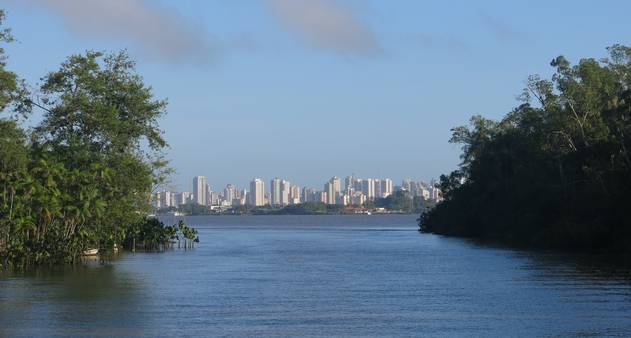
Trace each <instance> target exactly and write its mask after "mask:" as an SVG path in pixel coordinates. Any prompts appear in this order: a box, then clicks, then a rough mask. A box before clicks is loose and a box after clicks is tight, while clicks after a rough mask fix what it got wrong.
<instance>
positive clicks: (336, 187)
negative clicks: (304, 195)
mask: <svg viewBox="0 0 631 338" xmlns="http://www.w3.org/2000/svg"><path fill="white" fill-rule="evenodd" d="M341 189H342V182H341V180H340V178H339V177H337V176H333V177H331V179H330V180H329V181H328V182H327V183H326V184H325V185H324V192H326V204H336V203H337V198H338V196H339V195H340V192H341Z"/></svg>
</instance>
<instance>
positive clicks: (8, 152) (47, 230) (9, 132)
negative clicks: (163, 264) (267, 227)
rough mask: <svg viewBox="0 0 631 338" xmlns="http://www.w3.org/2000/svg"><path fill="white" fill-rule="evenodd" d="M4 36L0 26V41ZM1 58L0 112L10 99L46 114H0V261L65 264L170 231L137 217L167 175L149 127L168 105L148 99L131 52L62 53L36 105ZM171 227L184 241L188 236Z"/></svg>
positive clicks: (154, 130)
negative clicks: (136, 236)
mask: <svg viewBox="0 0 631 338" xmlns="http://www.w3.org/2000/svg"><path fill="white" fill-rule="evenodd" d="M3 18H4V13H3V12H2V11H0V23H1V21H2V19H3ZM11 39H12V38H11V36H10V34H9V32H8V31H7V30H0V41H4V42H7V41H10V40H11ZM0 57H2V62H0V109H4V108H6V107H8V106H9V104H13V107H14V110H15V112H17V113H19V114H20V115H22V116H24V117H25V118H27V117H28V115H24V114H23V113H24V109H27V108H30V107H37V108H39V109H41V110H43V111H44V112H45V113H44V116H43V119H42V121H41V122H39V123H38V124H36V125H35V127H34V128H33V129H28V130H26V129H23V128H21V126H20V124H19V123H18V120H17V119H16V118H15V117H11V118H2V119H0V258H1V261H0V265H2V266H14V267H22V266H29V265H40V264H58V263H64V262H69V263H72V262H76V261H77V260H78V257H79V256H80V255H81V254H82V252H83V251H85V250H86V249H90V248H98V249H102V250H109V249H111V248H112V247H113V246H114V245H115V244H121V243H123V241H124V240H125V239H126V238H128V236H129V234H130V232H131V233H136V231H140V234H141V235H142V237H141V238H142V239H143V240H144V241H145V242H147V243H154V244H155V243H158V244H162V243H163V241H164V236H165V233H168V234H171V233H172V232H173V229H170V228H164V229H167V230H164V229H163V227H162V226H161V225H158V224H156V223H155V222H153V221H150V220H145V218H144V215H146V213H147V212H148V210H149V209H150V206H149V197H150V193H151V191H152V188H153V187H154V186H155V185H156V184H159V183H160V182H161V181H162V180H164V178H165V175H166V174H168V172H169V169H168V167H167V166H166V164H167V163H166V161H164V159H163V158H162V150H163V149H164V148H165V147H166V146H167V145H166V142H165V140H164V139H163V138H162V132H161V130H160V129H159V128H158V123H157V122H158V119H159V118H160V117H161V116H162V115H163V114H164V110H165V108H166V101H161V100H155V99H154V98H153V95H152V92H151V88H149V87H147V86H145V84H144V83H143V81H142V78H141V77H140V76H139V75H137V74H136V73H135V65H134V62H133V61H131V60H130V58H129V56H128V55H127V54H126V53H125V52H120V53H115V54H108V55H105V54H103V53H100V52H87V53H85V54H83V55H73V56H71V57H69V58H68V60H67V61H66V62H65V63H63V64H62V65H61V67H60V69H59V70H57V71H54V72H51V73H50V74H48V75H47V76H46V77H44V78H43V83H42V85H41V87H40V88H39V92H41V93H42V94H43V97H42V98H41V101H39V103H35V102H34V101H33V100H31V99H30V98H29V96H28V92H26V91H25V90H22V89H21V87H20V84H19V83H18V80H17V76H15V74H13V73H10V72H7V71H5V69H4V67H5V63H4V61H5V59H4V55H3V50H0ZM30 124H31V125H34V124H35V122H32V123H30ZM138 229H140V230H138ZM178 229H179V230H178V231H183V230H182V229H184V230H186V233H184V232H183V234H184V235H183V236H184V238H186V239H187V240H188V239H189V237H191V236H192V235H191V234H193V233H195V232H194V231H193V230H190V228H188V227H185V226H184V227H183V228H181V229H180V228H178ZM191 240H193V239H191Z"/></svg>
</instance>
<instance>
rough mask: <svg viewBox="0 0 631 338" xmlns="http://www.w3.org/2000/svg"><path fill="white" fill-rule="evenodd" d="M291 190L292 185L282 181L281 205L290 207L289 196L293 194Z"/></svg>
mask: <svg viewBox="0 0 631 338" xmlns="http://www.w3.org/2000/svg"><path fill="white" fill-rule="evenodd" d="M290 189H291V184H290V183H289V181H285V180H282V181H281V182H280V205H282V206H285V205H289V202H290V201H289V196H290V194H291V192H290Z"/></svg>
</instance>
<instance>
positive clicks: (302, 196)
mask: <svg viewBox="0 0 631 338" xmlns="http://www.w3.org/2000/svg"><path fill="white" fill-rule="evenodd" d="M192 190H193V191H183V192H175V191H166V190H165V191H161V192H157V193H155V194H154V195H153V196H152V204H153V207H154V208H156V209H161V208H171V207H174V208H177V207H179V206H181V205H185V204H198V205H202V206H207V207H210V208H211V209H213V210H221V209H228V208H232V207H238V206H252V207H263V206H273V207H285V206H289V205H298V204H303V203H305V202H320V203H324V204H326V205H339V206H363V205H365V204H366V202H369V201H374V200H375V199H379V198H387V197H388V196H390V195H392V194H393V193H395V192H397V191H403V192H405V193H406V196H408V197H409V198H414V197H418V198H421V199H423V200H425V201H433V202H438V201H440V200H441V199H442V193H441V191H440V189H438V188H437V187H436V184H435V182H434V181H431V182H430V183H426V182H422V181H413V180H412V179H404V180H403V181H402V182H401V185H396V186H395V185H393V182H392V179H390V178H385V179H379V178H365V179H361V178H356V177H354V176H347V177H346V178H345V179H344V182H342V179H340V178H339V177H337V176H334V177H332V178H331V179H330V180H329V181H327V182H326V183H324V186H323V189H322V190H319V189H317V188H313V187H303V188H301V187H300V186H299V185H296V184H291V183H290V182H289V181H288V180H286V179H281V178H278V177H277V178H274V179H272V180H270V182H269V185H266V182H265V181H264V180H262V179H260V178H254V179H253V180H252V181H251V182H250V184H249V190H248V189H246V188H241V187H239V186H237V185H235V184H227V185H226V186H225V188H223V189H219V190H215V189H213V187H211V186H210V185H209V184H207V183H206V177H204V176H195V177H194V178H193V189H192Z"/></svg>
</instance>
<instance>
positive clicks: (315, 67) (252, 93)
mask: <svg viewBox="0 0 631 338" xmlns="http://www.w3.org/2000/svg"><path fill="white" fill-rule="evenodd" d="M1 7H3V8H4V9H6V10H7V12H8V18H7V25H8V26H9V27H11V28H12V29H13V33H14V35H15V36H16V38H17V39H18V40H19V41H18V42H17V43H15V44H12V45H10V46H9V47H8V48H7V51H8V53H9V56H10V59H9V68H11V69H12V70H14V71H16V72H18V73H19V74H20V75H22V76H23V77H25V78H26V79H27V80H28V81H30V82H31V83H32V84H36V83H37V82H38V79H39V78H41V77H42V76H43V75H44V74H46V73H47V72H49V71H52V70H54V69H56V68H57V67H58V66H59V64H60V63H61V62H62V61H63V60H64V59H65V58H66V57H67V56H68V55H70V54H73V53H78V52H82V51H85V50H87V49H95V50H118V49H121V48H128V49H129V51H130V54H131V55H132V56H133V57H134V58H135V59H136V60H137V61H138V70H139V72H140V73H141V74H142V75H143V76H144V78H145V81H146V82H147V83H148V84H150V85H151V86H152V87H153V88H154V92H155V95H156V97H158V98H168V100H169V102H170V105H169V109H168V116H166V117H165V118H164V119H163V120H162V121H161V126H162V128H163V129H164V132H165V135H166V137H167V139H168V141H169V143H170V145H171V148H170V150H169V152H168V157H169V158H170V159H171V160H172V165H173V167H174V168H175V169H176V170H177V172H178V173H177V175H175V176H174V178H173V182H174V186H175V187H176V188H178V189H180V190H188V189H190V186H191V185H192V183H191V179H192V177H193V176H194V175H204V176H206V177H207V179H208V182H209V183H210V184H211V185H212V186H213V187H214V188H221V187H223V186H225V184H226V183H236V184H238V185H240V186H243V185H245V184H246V183H247V182H249V180H250V179H251V178H252V177H261V178H263V179H264V180H266V181H268V180H269V179H270V178H272V177H274V176H279V177H283V178H287V179H289V180H290V181H291V182H292V183H293V182H295V183H297V184H299V185H311V186H316V187H320V186H321V184H322V183H323V182H324V181H325V180H326V179H328V178H329V177H331V176H333V175H337V176H342V177H343V176H345V175H348V174H351V173H355V174H356V175H357V176H361V177H370V176H376V177H391V178H392V179H394V180H395V184H398V183H399V182H400V180H401V179H402V178H404V177H411V178H415V179H424V180H429V179H431V178H434V177H438V176H439V175H440V174H441V173H444V172H448V171H451V170H453V169H454V168H456V166H457V164H458V162H459V158H458V155H459V148H458V146H456V145H451V144H449V143H448V142H447V141H448V139H449V137H450V128H451V127H454V126H457V125H462V124H465V123H467V121H468V119H469V117H470V116H471V115H472V114H482V115H484V116H486V117H490V118H499V117H501V116H502V115H504V114H505V113H506V112H508V111H509V110H510V109H511V108H513V107H514V106H515V105H516V104H517V101H516V96H517V95H518V94H519V93H520V92H521V90H522V88H523V86H524V82H525V79H526V78H527V76H528V75H529V74H541V75H549V74H550V71H551V68H550V67H549V62H550V60H551V59H552V58H553V57H555V56H557V55H565V56H566V57H568V58H569V59H570V60H573V61H576V60H577V59H578V58H580V57H603V56H605V47H607V46H609V45H611V44H614V43H623V44H631V41H630V40H631V34H630V33H631V20H629V19H628V13H630V12H631V2H630V1H625V0H620V1H614V0H609V1H605V0H603V1H580V0H572V1H566V0H559V1H520V2H514V1H465V0H462V1H424V0H178V1H167V0H164V1H159V0H154V1H151V0H147V1H142V0H107V1H105V0H102V1H99V0H2V2H1Z"/></svg>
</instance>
